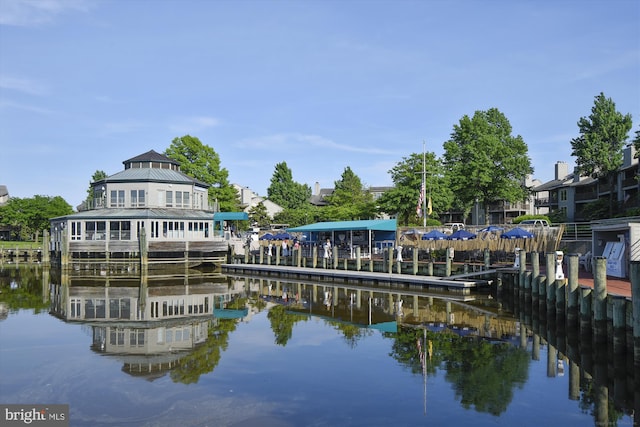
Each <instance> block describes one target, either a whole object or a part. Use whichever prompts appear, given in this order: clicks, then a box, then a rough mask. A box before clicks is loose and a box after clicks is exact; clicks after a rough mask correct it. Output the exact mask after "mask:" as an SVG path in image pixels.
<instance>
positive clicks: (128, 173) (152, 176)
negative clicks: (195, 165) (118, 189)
mask: <svg viewBox="0 0 640 427" xmlns="http://www.w3.org/2000/svg"><path fill="white" fill-rule="evenodd" d="M128 181H135V182H149V181H151V182H173V183H182V184H196V185H198V186H201V187H205V188H206V187H209V185H208V184H205V183H204V182H200V181H198V180H196V179H193V178H191V177H189V176H187V175H185V174H183V173H182V172H178V171H175V170H171V169H158V168H131V169H125V170H123V171H120V172H118V173H116V174H113V175H111V176H109V177H107V178H105V179H103V180H100V181H96V183H98V182H100V183H102V182H128Z"/></svg>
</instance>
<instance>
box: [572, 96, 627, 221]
mask: <svg viewBox="0 0 640 427" xmlns="http://www.w3.org/2000/svg"><path fill="white" fill-rule="evenodd" d="M631 126H632V123H631V114H626V115H622V113H619V112H618V111H616V104H615V103H614V102H613V100H612V99H611V98H606V97H605V96H604V93H602V92H600V95H598V96H596V97H595V101H594V105H593V107H592V108H591V115H590V116H589V117H581V118H580V120H578V129H579V131H580V136H578V137H577V138H574V139H572V140H571V148H572V149H573V151H572V152H571V155H572V156H575V158H576V170H577V172H578V173H580V174H582V175H589V176H591V177H592V178H595V179H598V180H602V181H604V182H606V183H607V185H608V186H609V217H613V215H614V203H615V200H616V199H615V197H614V196H615V195H614V190H615V185H616V178H617V176H618V170H619V169H620V168H621V167H622V165H623V162H624V157H623V148H624V145H625V141H626V140H627V138H628V136H629V131H630V130H631Z"/></svg>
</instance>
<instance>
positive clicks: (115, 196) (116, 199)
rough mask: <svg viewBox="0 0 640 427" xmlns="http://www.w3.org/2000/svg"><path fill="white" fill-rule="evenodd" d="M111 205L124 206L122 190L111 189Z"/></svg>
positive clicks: (114, 206) (115, 206) (113, 206)
mask: <svg viewBox="0 0 640 427" xmlns="http://www.w3.org/2000/svg"><path fill="white" fill-rule="evenodd" d="M111 207H112V208H124V190H111Z"/></svg>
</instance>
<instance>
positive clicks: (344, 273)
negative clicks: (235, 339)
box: [221, 264, 489, 295]
mask: <svg viewBox="0 0 640 427" xmlns="http://www.w3.org/2000/svg"><path fill="white" fill-rule="evenodd" d="M221 267H222V271H223V272H225V273H235V274H251V273H253V274H256V273H259V274H262V275H266V276H280V277H287V278H296V279H300V280H317V281H319V282H340V283H358V284H375V285H381V286H390V287H397V288H403V287H406V288H411V287H417V288H422V289H433V290H440V291H441V290H446V291H449V292H455V293H459V294H462V295H469V294H470V293H471V291H472V290H476V289H478V288H479V287H485V286H488V285H489V282H488V281H487V280H483V279H477V280H468V279H462V278H455V277H436V276H423V275H412V274H391V273H380V272H370V271H354V270H338V269H329V268H309V267H295V266H284V265H264V264H222V266H221ZM482 273H484V274H485V275H486V274H488V273H489V272H487V271H485V272H482ZM465 276H471V275H465Z"/></svg>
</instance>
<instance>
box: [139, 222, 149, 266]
mask: <svg viewBox="0 0 640 427" xmlns="http://www.w3.org/2000/svg"><path fill="white" fill-rule="evenodd" d="M138 250H139V251H140V270H142V271H145V270H146V268H147V267H148V266H149V245H148V243H147V232H146V230H145V229H144V227H141V228H140V233H139V234H138Z"/></svg>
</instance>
